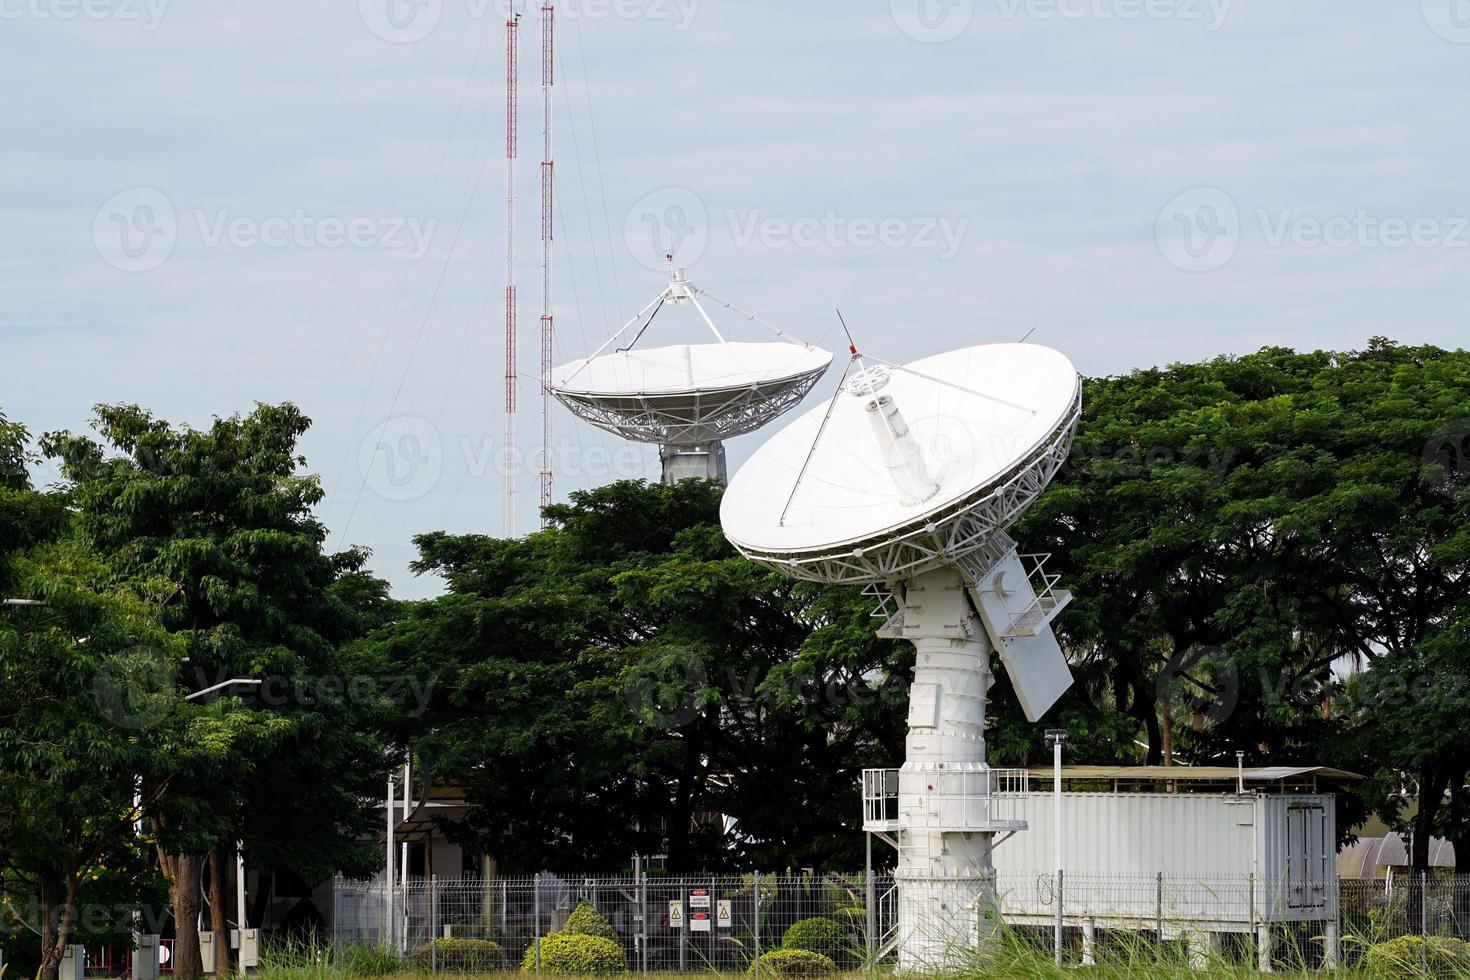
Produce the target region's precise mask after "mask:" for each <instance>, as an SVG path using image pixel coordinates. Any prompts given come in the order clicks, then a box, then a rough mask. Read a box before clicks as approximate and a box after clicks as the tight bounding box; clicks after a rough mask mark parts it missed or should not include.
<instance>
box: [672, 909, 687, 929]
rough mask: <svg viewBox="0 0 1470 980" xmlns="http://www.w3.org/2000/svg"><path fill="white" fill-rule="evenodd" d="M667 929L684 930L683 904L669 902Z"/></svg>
mask: <svg viewBox="0 0 1470 980" xmlns="http://www.w3.org/2000/svg"><path fill="white" fill-rule="evenodd" d="M669 928H670V929H682V928H684V903H683V902H670V903H669Z"/></svg>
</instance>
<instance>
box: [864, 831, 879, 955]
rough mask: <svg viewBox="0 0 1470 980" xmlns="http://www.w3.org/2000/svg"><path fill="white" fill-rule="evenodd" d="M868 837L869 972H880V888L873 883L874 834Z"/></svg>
mask: <svg viewBox="0 0 1470 980" xmlns="http://www.w3.org/2000/svg"><path fill="white" fill-rule="evenodd" d="M863 836H864V837H866V838H867V861H868V878H867V895H866V898H867V906H868V941H867V944H866V946H867V951H868V972H869V973H877V972H878V889H877V886H875V885H874V884H873V835H872V834H864V835H863Z"/></svg>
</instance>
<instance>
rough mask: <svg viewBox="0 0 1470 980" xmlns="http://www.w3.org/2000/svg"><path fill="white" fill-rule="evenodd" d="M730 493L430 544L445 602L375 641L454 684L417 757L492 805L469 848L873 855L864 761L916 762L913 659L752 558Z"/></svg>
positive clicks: (610, 496)
mask: <svg viewBox="0 0 1470 980" xmlns="http://www.w3.org/2000/svg"><path fill="white" fill-rule="evenodd" d="M720 492H721V491H720V488H719V486H718V485H715V484H709V483H704V482H699V481H685V482H683V483H680V484H679V485H678V486H676V487H667V486H662V485H648V484H643V483H633V482H627V483H618V484H614V485H611V486H607V487H602V488H599V489H597V490H592V491H587V492H583V493H576V494H573V496H572V500H571V502H570V503H568V504H566V505H560V506H556V507H552V508H551V509H550V510H549V511H548V512H547V513H548V517H549V518H550V521H551V527H550V528H549V529H548V530H547V531H545V532H542V533H539V534H533V535H531V536H529V537H527V538H524V539H521V540H517V541H503V540H497V539H493V538H487V537H481V536H476V535H463V536H451V535H445V534H429V535H424V536H421V537H420V538H418V545H419V548H420V553H421V558H420V560H419V561H418V562H417V563H416V565H415V568H416V570H418V571H420V572H433V573H437V574H440V575H442V576H443V577H444V578H445V580H446V582H447V593H446V594H445V595H444V596H442V597H440V598H437V599H434V600H432V601H427V602H422V603H416V604H414V605H413V606H412V607H411V608H409V609H408V610H407V612H406V613H405V615H404V616H403V617H402V619H401V620H400V621H398V622H396V623H395V624H394V625H393V626H391V627H390V628H388V629H386V630H384V631H383V632H382V633H381V634H379V635H378V636H376V637H374V639H373V641H372V645H374V646H375V647H376V648H377V649H378V650H379V651H380V653H381V655H382V656H383V657H384V658H386V659H388V660H390V661H392V662H394V663H397V664H399V665H401V669H403V670H405V671H407V672H410V673H414V674H418V675H422V676H425V677H430V678H433V679H435V680H436V681H437V685H436V687H435V689H434V690H435V694H434V699H433V701H432V703H431V710H430V712H429V713H428V715H426V717H425V719H424V722H425V724H424V725H423V726H422V727H421V729H420V730H419V731H418V732H417V733H416V738H415V742H414V751H415V755H416V756H417V757H418V758H419V759H421V760H422V764H423V765H424V766H426V767H428V768H429V769H431V770H432V771H433V772H435V773H440V774H444V775H449V776H452V777H453V778H454V779H456V780H458V781H461V782H463V783H464V784H465V785H466V789H467V792H468V793H469V795H470V797H471V799H473V800H474V801H475V802H478V803H480V804H482V806H481V807H480V808H479V809H478V810H475V811H472V812H471V816H470V817H469V818H468V819H467V820H466V822H465V824H463V825H461V826H458V827H455V828H452V829H453V830H454V831H455V832H458V833H460V834H462V835H463V839H464V843H465V844H466V845H467V846H470V847H472V848H474V849H475V850H477V851H479V852H480V853H486V854H491V855H493V856H495V857H496V858H497V859H498V861H499V863H500V866H501V867H502V868H505V869H507V870H515V871H531V870H538V869H541V868H551V869H568V870H574V869H575V870H585V869H588V868H602V869H609V870H612V869H617V868H621V867H625V866H626V863H627V861H628V860H629V859H630V858H631V856H632V854H634V853H644V854H648V853H653V852H654V851H656V850H658V849H660V848H663V847H667V853H668V855H669V861H670V865H671V866H672V867H674V868H677V869H680V870H692V869H695V868H706V869H708V868H720V867H731V866H738V867H748V866H750V865H752V864H765V865H766V866H785V865H822V866H847V867H850V866H851V865H852V863H853V862H854V861H856V860H860V858H861V851H860V848H859V843H858V842H859V838H858V836H857V835H856V834H854V833H853V832H852V831H853V828H854V826H855V825H856V823H857V818H858V806H857V801H856V798H855V792H856V790H855V787H856V786H857V780H858V770H860V769H861V768H862V767H863V766H865V765H881V764H886V763H889V762H890V761H892V760H894V759H897V758H898V757H899V756H900V755H901V753H902V744H903V729H902V724H901V718H902V715H903V710H904V704H905V701H906V689H905V688H904V686H903V684H902V680H903V677H904V672H905V671H906V670H907V666H908V663H909V662H910V661H911V659H912V655H911V653H909V651H908V650H906V649H904V648H903V647H901V646H899V645H897V644H894V643H890V642H887V641H881V640H878V639H877V638H876V637H875V636H874V635H873V620H871V619H870V618H869V616H868V613H869V610H870V608H871V603H870V602H868V601H867V600H865V599H864V598H863V597H862V596H861V595H859V594H857V593H856V592H851V591H824V590H819V589H813V588H810V587H807V586H798V585H794V584H792V583H789V582H787V581H785V580H782V579H780V578H778V577H776V576H774V575H769V574H767V573H765V572H764V571H762V570H761V569H759V568H757V567H756V566H754V565H752V564H750V563H749V562H747V561H745V560H744V559H743V558H741V557H739V556H738V555H737V554H736V553H735V552H734V551H733V549H732V548H731V547H730V546H729V545H728V543H727V542H726V541H725V539H724V536H723V535H722V534H721V532H720V528H719V524H718V506H719V497H720ZM906 658H907V659H906ZM723 817H730V818H734V828H735V829H734V831H733V832H732V833H728V834H727V833H726V832H725V831H726V827H725V824H724V822H723V819H722V818H723Z"/></svg>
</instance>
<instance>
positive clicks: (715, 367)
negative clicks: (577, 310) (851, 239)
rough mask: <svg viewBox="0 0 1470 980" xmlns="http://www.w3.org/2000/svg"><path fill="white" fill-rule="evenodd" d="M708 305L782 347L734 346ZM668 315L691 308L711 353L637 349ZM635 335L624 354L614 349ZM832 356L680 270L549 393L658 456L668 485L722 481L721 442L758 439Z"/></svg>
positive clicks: (568, 367)
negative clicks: (656, 449)
mask: <svg viewBox="0 0 1470 980" xmlns="http://www.w3.org/2000/svg"><path fill="white" fill-rule="evenodd" d="M700 296H705V297H707V298H709V299H710V300H711V301H714V302H717V303H719V304H720V305H722V306H724V307H726V308H727V309H729V310H731V311H733V312H735V313H736V314H738V315H740V316H741V317H743V318H744V319H747V320H751V321H754V322H757V323H760V324H761V325H762V326H765V327H767V328H768V329H770V330H771V331H773V332H774V333H775V334H776V335H777V337H778V338H779V339H778V340H777V341H776V342H767V343H747V342H733V341H730V340H728V339H726V337H725V335H724V334H723V333H721V332H720V330H719V328H718V327H716V326H715V323H714V320H712V319H711V318H710V316H709V313H708V312H707V311H706V310H705V308H704V304H703V303H701V302H700ZM665 306H674V307H680V306H692V307H693V308H694V310H695V311H696V312H697V313H698V315H699V317H700V319H701V320H702V321H703V322H704V324H705V326H706V327H708V329H709V331H710V333H711V334H712V335H713V340H714V342H713V343H708V344H683V345H676V346H665V347H652V348H649V347H637V346H636V345H637V344H638V343H639V341H641V340H642V339H643V337H644V335H645V334H646V333H647V332H648V329H649V327H650V326H652V325H653V323H654V321H655V319H656V318H657V317H658V315H659V312H660V311H661V310H663V308H664V307H665ZM635 327H636V328H637V330H636V333H634V334H633V336H632V339H631V340H629V341H628V343H627V346H625V347H621V348H617V349H613V348H614V347H615V345H616V344H617V343H618V341H619V340H620V339H621V338H622V337H623V336H624V335H626V334H628V333H629V332H630V331H633V330H634V328H635ZM831 364H832V355H831V354H830V353H828V352H827V351H824V350H820V349H818V348H816V347H813V346H811V345H809V344H801V343H798V342H795V341H793V340H792V339H791V338H790V337H789V336H787V335H786V334H785V333H783V332H782V331H781V330H779V329H777V328H775V327H772V326H771V325H770V324H768V323H765V321H763V320H761V319H760V318H759V317H757V316H755V315H753V314H750V313H746V312H745V311H743V310H740V309H739V308H737V307H735V306H734V305H732V304H730V303H727V302H725V301H723V300H718V299H716V298H715V297H714V296H711V295H710V294H709V293H707V292H705V291H704V290H702V289H700V288H699V287H697V286H695V285H694V284H693V283H691V282H689V281H688V280H687V279H685V278H684V273H683V271H682V270H679V269H675V270H674V271H673V275H672V276H671V278H670V281H669V284H668V285H667V286H666V287H665V288H664V289H663V290H662V291H661V292H660V293H659V295H658V296H657V297H655V298H654V300H653V302H651V303H649V304H648V305H647V306H645V307H644V308H643V309H642V310H640V311H639V312H638V314H637V315H636V316H634V317H633V319H631V320H629V321H628V322H627V323H626V324H624V325H623V327H622V328H621V329H620V330H618V332H617V333H615V334H613V336H612V337H611V338H610V339H609V340H608V341H607V342H606V343H604V344H603V345H602V346H601V347H600V348H598V349H597V350H596V351H594V352H593V353H592V355H591V356H590V357H587V358H584V359H582V360H580V361H574V362H572V363H570V364H564V365H562V366H561V367H558V368H554V369H553V370H552V371H551V372H550V374H549V375H548V376H547V378H546V384H547V386H548V387H549V388H550V390H551V393H552V394H553V395H555V396H556V398H557V400H558V401H560V402H561V403H562V404H563V405H565V406H566V407H567V408H568V409H569V410H570V411H571V412H572V413H573V414H575V415H576V416H577V417H578V418H581V419H582V420H583V421H586V422H589V423H591V424H592V425H595V426H597V427H598V428H601V429H605V430H607V431H609V432H612V433H615V434H616V435H619V436H622V437H623V438H625V439H629V440H631V441H634V442H647V443H654V444H657V445H659V446H660V447H662V450H661V456H662V458H663V463H664V470H663V476H664V480H665V482H674V481H676V480H677V479H679V478H681V477H684V476H694V475H701V476H710V477H715V478H719V479H723V478H724V448H723V444H724V440H726V439H730V438H733V437H734V436H738V435H743V434H745V433H747V432H753V431H755V430H756V429H758V428H760V427H761V426H763V425H765V424H766V423H768V422H770V421H771V420H772V419H775V418H777V417H778V416H780V415H782V414H784V413H785V412H787V411H789V410H791V409H792V408H794V407H796V405H798V404H800V402H801V400H802V399H803V398H805V397H806V395H807V393H808V392H810V391H811V390H812V388H813V387H814V386H815V385H816V383H817V382H818V381H819V380H821V377H822V375H823V374H825V373H826V371H827V368H828V367H830V366H831Z"/></svg>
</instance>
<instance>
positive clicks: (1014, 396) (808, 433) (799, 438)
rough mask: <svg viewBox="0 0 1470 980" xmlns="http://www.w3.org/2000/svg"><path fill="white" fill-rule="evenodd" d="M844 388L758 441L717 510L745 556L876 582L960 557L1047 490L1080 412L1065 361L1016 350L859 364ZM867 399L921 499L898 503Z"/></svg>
mask: <svg viewBox="0 0 1470 980" xmlns="http://www.w3.org/2000/svg"><path fill="white" fill-rule="evenodd" d="M875 382H878V383H880V385H881V386H880V387H876V388H875V387H874V384H875ZM843 389H844V390H841V391H839V392H838V393H837V394H836V395H835V396H834V398H833V400H832V401H831V402H830V403H828V404H826V405H822V406H818V407H817V408H815V409H813V410H812V411H810V412H808V413H807V414H806V415H803V416H802V417H801V418H799V419H797V420H796V421H795V422H793V423H792V424H791V425H789V426H787V427H786V428H785V429H784V430H782V431H781V432H778V433H777V434H776V435H774V436H773V437H772V438H771V439H770V440H769V441H768V442H767V443H766V444H765V445H764V446H762V447H761V448H760V449H759V450H758V451H757V452H756V453H755V455H754V456H752V457H751V458H750V460H749V461H747V462H746V463H745V465H744V466H742V467H741V469H740V472H739V474H737V476H736V478H735V479H734V481H732V483H731V484H730V489H729V491H728V492H727V493H726V494H725V499H724V503H723V505H722V506H721V510H720V521H721V523H722V524H723V525H724V528H725V533H726V535H727V536H728V537H729V538H730V540H731V541H732V542H733V543H734V544H735V546H736V547H737V548H739V549H740V550H741V551H742V552H743V553H744V554H745V555H746V556H747V557H749V558H751V559H753V560H755V561H758V562H761V563H762V564H766V565H769V566H771V567H775V568H778V569H779V570H780V571H783V572H785V573H786V574H789V575H792V576H794V577H796V578H803V579H810V580H813V581H821V582H834V583H866V582H880V583H881V582H891V581H894V580H896V579H901V578H907V577H909V576H910V575H912V574H914V573H917V572H919V571H923V570H925V569H927V568H934V567H938V566H940V565H946V564H955V563H957V562H962V561H963V559H964V558H965V557H967V556H968V555H970V554H971V553H973V552H974V551H976V550H977V549H979V548H981V547H982V546H983V545H984V544H985V542H986V541H987V540H988V539H990V538H991V537H992V536H993V535H994V534H995V533H996V532H999V531H1003V530H1005V528H1007V527H1009V526H1010V525H1011V524H1012V523H1014V522H1015V520H1016V518H1018V517H1019V516H1020V515H1021V513H1022V512H1023V511H1024V510H1025V509H1026V507H1027V506H1028V505H1029V504H1030V503H1031V501H1032V500H1033V499H1034V498H1035V497H1036V495H1037V494H1039V493H1040V492H1041V490H1042V489H1043V488H1044V487H1045V486H1046V484H1047V481H1049V480H1050V479H1051V477H1052V474H1053V473H1055V472H1056V470H1057V468H1058V467H1059V466H1060V465H1061V463H1062V461H1063V460H1065V459H1066V456H1067V452H1068V450H1069V449H1070V446H1071V441H1072V434H1073V431H1074V429H1075V427H1076V423H1077V418H1078V415H1079V414H1080V412H1081V406H1082V400H1081V382H1080V379H1079V378H1078V376H1077V372H1076V370H1075V369H1074V368H1073V367H1072V364H1071V362H1070V361H1068V360H1067V358H1066V357H1064V356H1063V355H1062V354H1060V353H1058V352H1057V351H1054V350H1052V349H1050V348H1048V347H1038V346H1034V345H1028V344H991V345H986V346H981V347H970V348H966V349H964V350H958V351H953V352H951V353H948V354H941V355H938V356H935V357H929V358H925V359H924V360H921V361H917V362H915V363H913V364H910V365H906V366H902V367H898V366H895V367H891V368H890V367H885V366H877V367H872V368H867V369H865V370H864V371H860V372H857V373H856V374H850V375H849V378H848V380H847V382H846V383H845V384H844V386H843ZM868 389H874V390H872V391H871V392H868V393H866V394H865V392H866V391H867V390H868ZM879 397H887V398H889V399H891V402H892V405H893V406H895V407H896V408H897V410H898V411H899V412H900V413H901V418H902V423H903V424H906V426H907V428H908V430H909V432H910V433H911V435H912V441H913V443H914V445H915V446H916V447H917V450H918V452H919V453H920V454H921V455H922V457H923V460H922V461H923V463H924V465H925V468H926V470H927V472H928V475H929V476H931V477H932V480H933V487H932V489H928V495H927V496H925V497H923V499H913V498H916V497H918V496H919V494H917V493H915V494H913V495H911V499H909V500H907V501H906V500H904V499H903V498H902V495H901V493H900V492H899V491H898V490H897V489H896V487H895V483H894V480H893V478H892V476H891V475H890V469H891V467H890V466H889V461H888V460H886V459H885V456H884V452H883V451H881V450H880V447H879V446H878V444H876V443H875V438H874V419H873V418H872V416H873V414H874V413H873V412H870V411H869V410H868V406H869V404H870V403H871V402H872V401H873V400H874V399H875V398H879Z"/></svg>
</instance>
